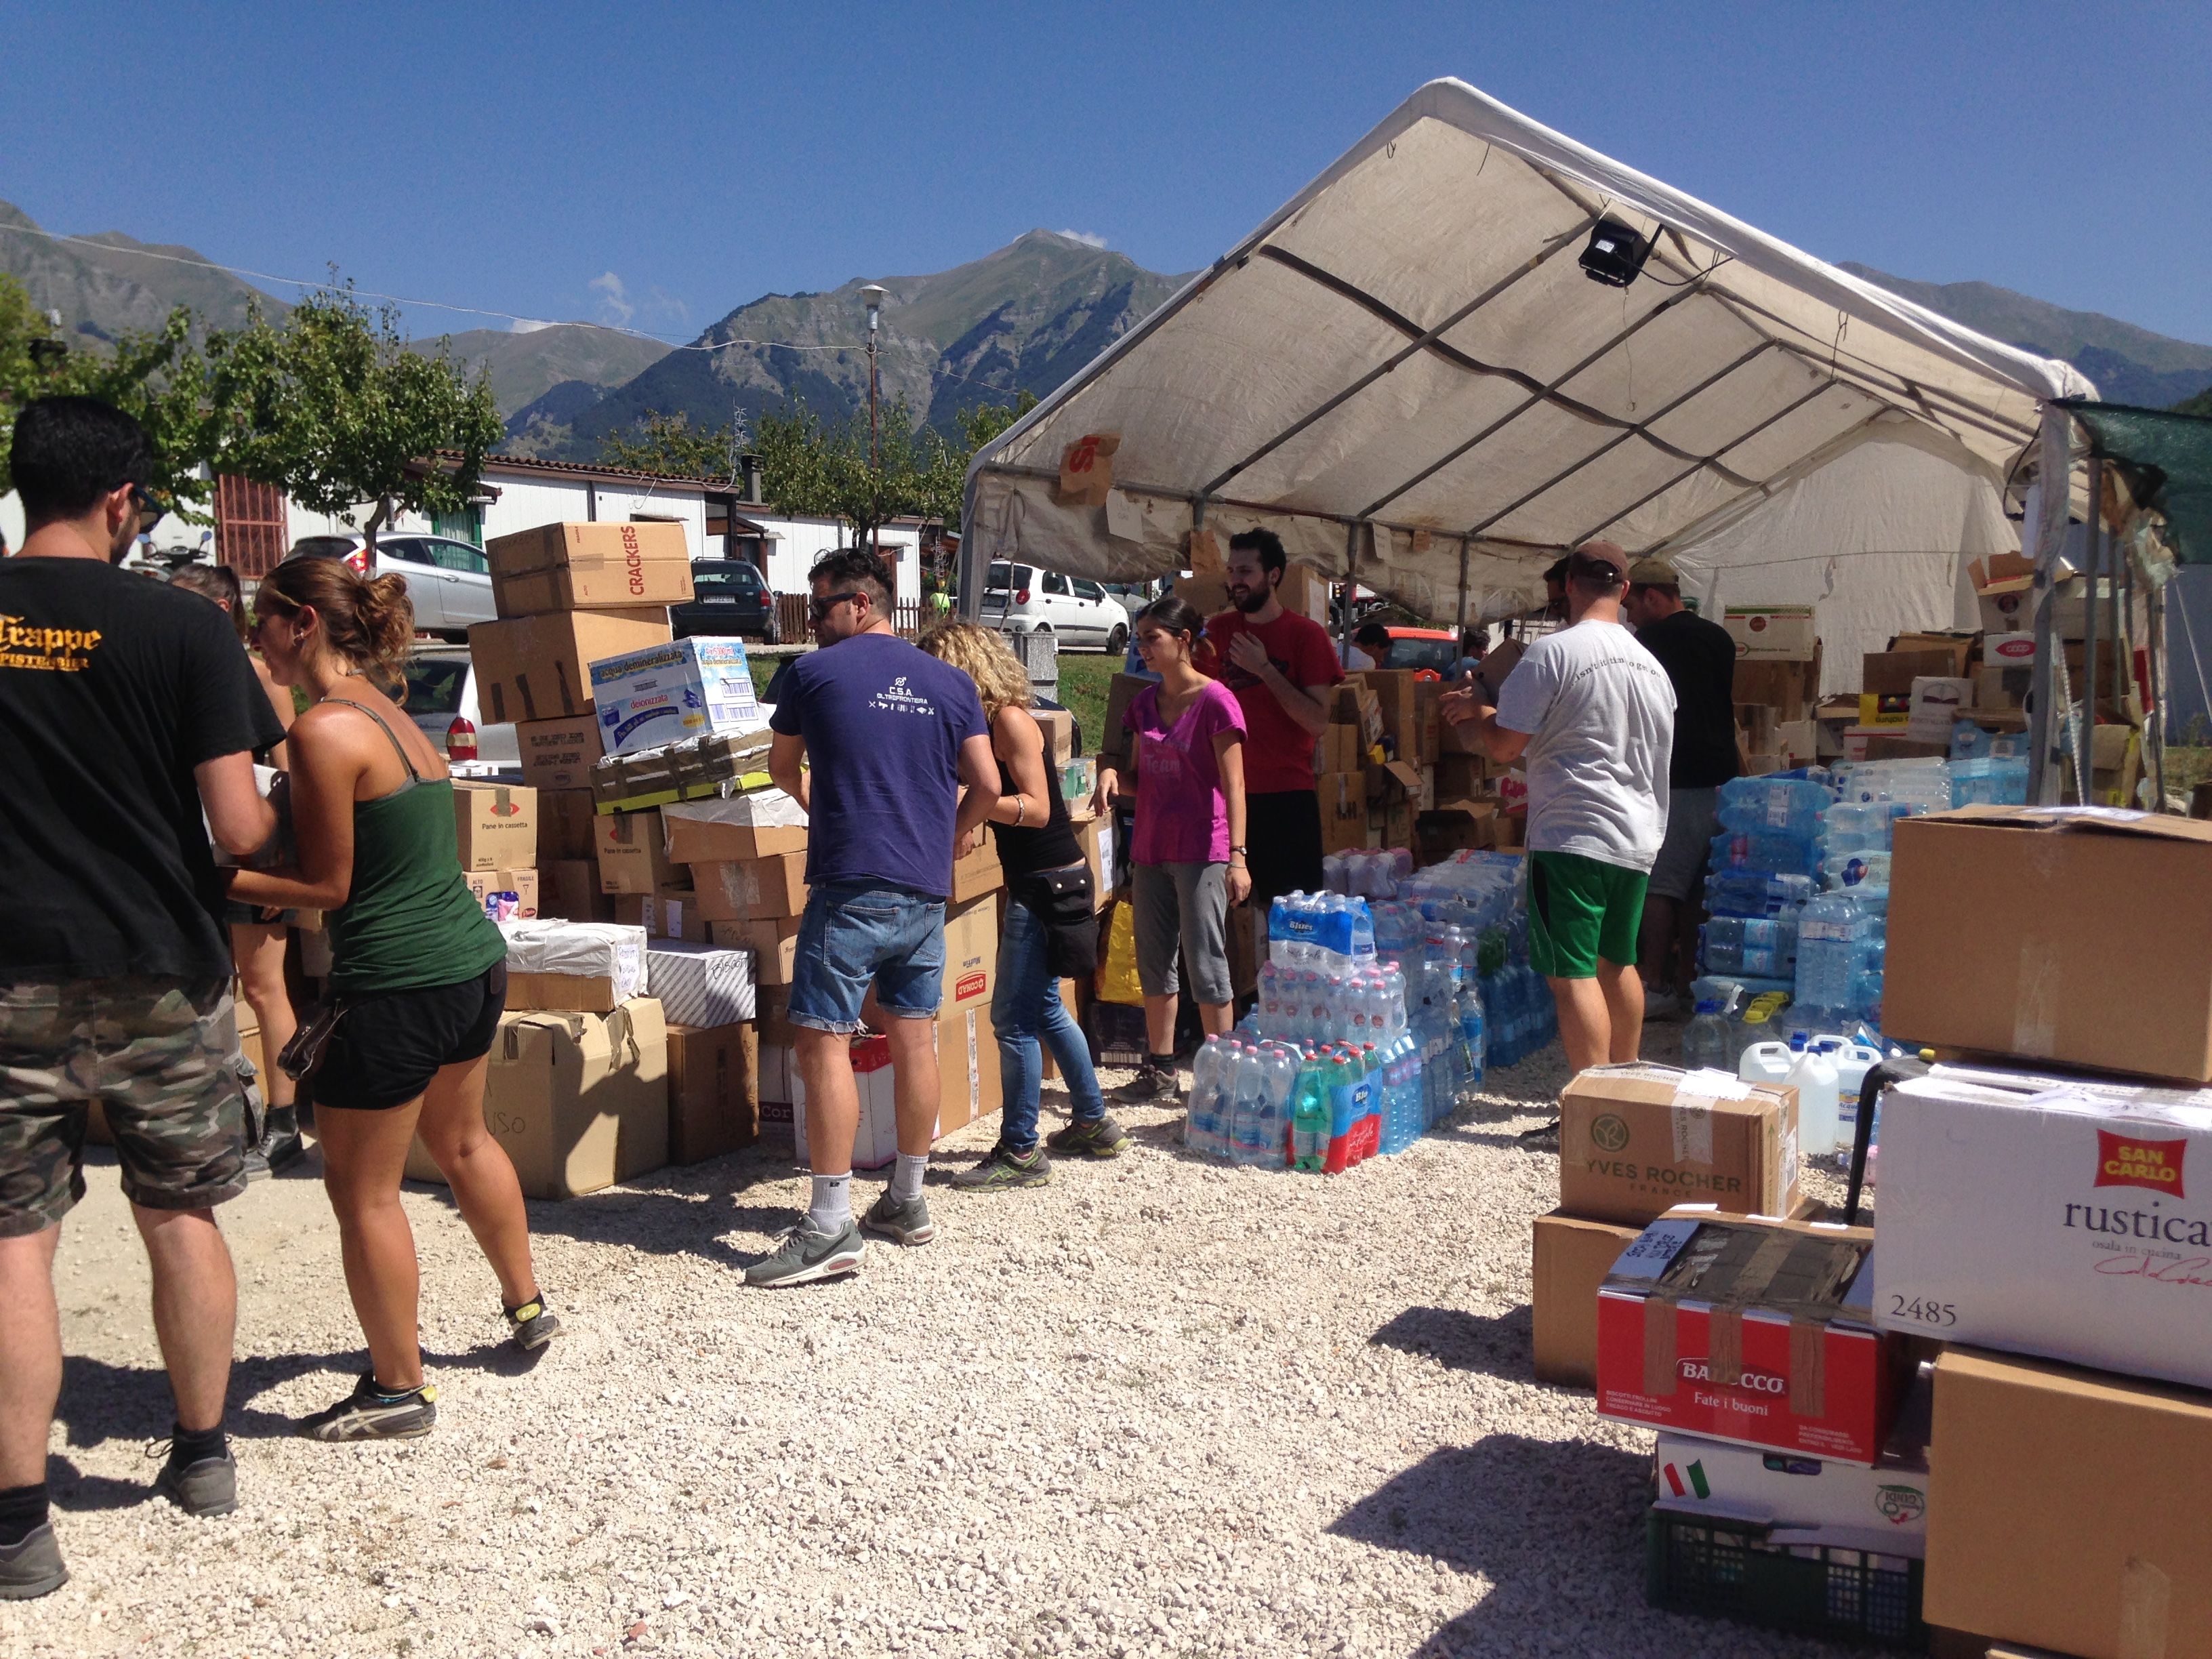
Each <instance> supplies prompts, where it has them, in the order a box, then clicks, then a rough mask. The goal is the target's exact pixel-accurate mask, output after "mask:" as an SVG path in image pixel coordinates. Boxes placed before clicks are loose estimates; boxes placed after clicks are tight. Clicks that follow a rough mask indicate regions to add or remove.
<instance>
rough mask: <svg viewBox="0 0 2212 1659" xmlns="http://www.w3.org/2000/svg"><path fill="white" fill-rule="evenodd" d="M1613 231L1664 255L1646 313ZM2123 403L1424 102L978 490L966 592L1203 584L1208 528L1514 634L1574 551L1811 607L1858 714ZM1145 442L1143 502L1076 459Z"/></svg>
mask: <svg viewBox="0 0 2212 1659" xmlns="http://www.w3.org/2000/svg"><path fill="white" fill-rule="evenodd" d="M1601 219H1609V220H1612V221H1614V222H1618V223H1620V224H1623V225H1626V227H1628V228H1630V229H1632V230H1634V231H1636V232H1638V233H1639V234H1644V235H1646V236H1652V235H1656V246H1654V248H1653V250H1652V252H1651V253H1650V259H1649V263H1648V264H1646V265H1645V267H1644V270H1643V272H1642V274H1641V275H1640V276H1638V277H1637V278H1636V279H1635V280H1634V281H1633V282H1632V283H1630V284H1629V285H1628V286H1627V287H1626V288H1615V287H1609V286H1606V285H1604V284H1602V283H1597V282H1594V281H1592V280H1591V279H1590V278H1589V276H1586V275H1585V274H1584V273H1583V270H1581V269H1580V268H1579V266H1578V263H1577V262H1578V259H1579V258H1580V256H1581V255H1582V253H1583V250H1584V249H1585V247H1586V246H1589V241H1590V238H1591V233H1592V231H1593V229H1594V228H1595V226H1596V225H1597V224H1598V222H1600V221H1601ZM2077 395H2087V396H2094V395H2095V393H2094V388H2093V387H2092V386H2089V384H2088V382H2087V380H2084V379H2083V377H2082V376H2081V374H2079V373H2078V372H2077V371H2076V370H2075V369H2074V368H2071V367H2070V366H2069V365H2068V364H2066V363H2063V362H2052V361H2050V360H2048V359H2045V358H2042V357H2038V356H2033V355H2032V354H2029V353H2027V352H2024V351H2021V350H2019V349H2015V348H2014V347H2011V346H2008V345H2005V344H2002V343H2000V342H1997V341H1995V340H1991V339H1988V338H1985V337H1983V336H1981V335H1978V334H1976V333H1974V332H1973V331H1971V330H1969V329H1966V328H1962V327H1960V325H1957V324H1956V323H1954V322H1951V321H1949V320H1948V319H1944V318H1942V317H1939V316H1937V315H1936V314H1935V313H1932V312H1929V311H1927V310H1924V309H1923V308H1922V307H1918V306H1915V305H1912V304H1911V303H1910V302H1908V301H1904V300H1901V299H1899V298H1898V297H1897V296H1895V295H1891V294H1888V293H1887V292H1885V291H1883V290H1882V289H1878V288H1875V287H1874V286H1872V285H1871V284H1869V283H1863V282H1861V281H1859V280H1858V279H1857V278H1856V277H1853V276H1850V275H1849V274H1848V273H1846V272H1844V271H1841V270H1837V269H1835V268H1834V267H1833V266H1831V265H1828V264H1824V263H1822V262H1821V261H1820V260H1818V259H1815V258H1813V257H1812V256H1810V255H1809V254H1806V253H1802V252H1799V251H1798V250H1797V249H1796V248H1793V247H1790V246H1787V245H1786V244H1784V243H1782V242H1779V241H1777V240H1775V239H1774V238H1772V237H1771V236H1767V235H1765V234H1761V233H1760V232H1759V231H1757V230H1754V229H1753V228H1751V227H1750V226H1748V225H1746V224H1743V223H1741V222H1738V221H1736V220H1735V219H1732V218H1730V217H1729V216H1727V215H1726V214H1723V213H1721V212H1719V211H1718V210H1715V209H1713V208H1711V207H1708V206H1706V205H1705V204H1704V203H1702V202H1699V201H1697V200H1695V199H1693V198H1692V197H1688V196H1686V195H1684V194H1682V193H1681V192H1680V191H1676V190H1673V189H1670V188H1669V187H1668V186H1667V185H1663V184H1662V183H1660V182H1659V181H1658V180H1656V179H1649V178H1646V177H1645V176H1644V175H1643V174H1642V173H1637V172H1635V171H1634V170H1632V168H1629V167H1623V166H1622V165H1620V163H1619V162H1616V161H1609V160H1607V158H1606V157H1604V156H1602V155H1597V154H1595V152H1593V151H1591V150H1589V149H1584V148H1583V146H1581V145H1580V144H1577V143H1574V142H1573V141H1572V140H1571V139H1569V138H1566V137H1562V136H1561V135H1560V134H1559V133H1556V132H1553V131H1551V130H1549V129H1548V128H1546V127H1543V126H1541V125H1538V124H1537V123H1535V122H1534V121H1531V120H1529V119H1528V118H1526V117H1525V116H1522V115H1520V114H1518V113H1516V112H1514V111H1512V110H1510V109H1508V108H1506V107H1505V106H1504V105H1502V104H1500V103H1498V102H1497V101H1496V100H1493V99H1491V98H1488V97H1486V96H1485V95H1484V94H1481V93H1480V92H1478V91H1476V90H1475V89H1474V88H1472V87H1470V86H1468V85H1466V84H1465V83H1464V82H1458V81H1450V80H1443V81H1434V82H1430V83H1429V84H1428V85H1426V86H1425V87H1423V88H1421V89H1420V90H1419V91H1418V92H1416V93H1415V94H1413V96H1412V97H1411V98H1409V99H1408V100H1407V101H1406V102H1405V103H1404V104H1403V105H1401V106H1400V107H1399V108H1398V109H1397V110H1396V111H1395V112H1393V113H1392V114H1391V115H1390V116H1389V118H1387V119H1386V120H1384V121H1383V123H1382V124H1381V125H1379V126H1377V127H1376V128H1375V130H1374V131H1371V132H1370V133H1369V134H1368V135H1367V136H1366V137H1364V138H1363V139H1361V140H1360V142H1359V143H1358V144H1356V145H1355V146H1353V148H1352V149H1351V150H1350V151H1349V152H1348V153H1347V154H1346V155H1344V156H1343V157H1342V158H1341V159H1340V160H1339V161H1337V162H1336V163H1335V164H1334V166H1332V167H1329V168H1328V171H1327V172H1325V173H1322V175H1321V176H1320V177H1319V178H1318V179H1315V180H1314V181H1313V183H1311V184H1310V185H1307V186H1306V188H1305V189H1304V190H1303V191H1300V192H1299V193H1298V194H1297V196H1296V197H1293V198H1292V199H1291V201H1290V202H1289V203H1288V204H1286V205H1285V206H1284V207H1283V208H1282V209H1281V210H1279V212H1277V213H1276V214H1275V215H1274V216H1273V217H1272V218H1270V219H1269V220H1268V221H1267V222H1266V223H1265V224H1263V225H1261V227H1260V228H1259V229H1257V230H1256V231H1255V232H1253V233H1252V234H1251V235H1250V236H1249V237H1247V238H1246V239H1245V240H1243V242H1241V243H1240V244H1238V245H1237V247H1235V248H1234V249H1232V250H1231V252H1229V253H1228V254H1227V255H1225V257H1224V258H1221V259H1220V260H1218V261H1217V262H1216V263H1215V264H1213V265H1212V267H1211V268H1210V269H1208V270H1206V271H1204V272H1202V273H1200V275H1199V276H1196V277H1194V279H1193V280H1192V281H1191V282H1190V283H1188V285H1187V286H1186V287H1185V288H1184V289H1182V291H1181V292H1180V293H1178V294H1177V295H1175V297H1174V298H1172V299H1171V300H1170V301H1168V302H1167V303H1166V304H1165V305H1164V306H1162V307H1160V308H1159V310H1158V311H1157V312H1155V313H1153V314H1152V316H1151V317H1149V318H1147V319H1146V320H1145V321H1144V322H1143V323H1141V324H1139V325H1138V326H1137V327H1135V328H1133V329H1132V330H1131V331H1129V332H1128V333H1127V335H1125V336H1123V337H1121V339H1120V340H1119V341H1117V342H1116V343H1115V344H1114V345H1113V346H1112V347H1111V348H1109V349H1108V350H1106V351H1105V352H1103V354H1101V355H1100V356H1099V357H1098V358H1097V360H1096V361H1095V362H1092V363H1091V364H1090V365H1089V366H1088V367H1087V368H1085V369H1084V370H1083V371H1082V372H1081V373H1079V374H1077V375H1076V376H1075V377H1074V378H1073V379H1072V380H1069V381H1068V382H1067V383H1066V385H1065V386H1061V387H1060V389H1059V390H1058V391H1057V392H1054V393H1053V395H1052V396H1051V397H1049V398H1047V399H1046V400H1045V401H1044V402H1042V404H1038V405H1037V407H1036V409H1034V410H1031V411H1030V413H1029V415H1028V416H1025V417H1024V418H1023V419H1022V420H1021V421H1019V422H1017V423H1016V424H1015V425H1013V426H1012V428H1009V429H1008V430H1007V431H1006V433H1005V434H1003V435H1001V436H1000V438H999V439H997V440H996V441H994V442H993V443H991V444H990V445H988V446H987V447H986V448H985V449H984V450H982V451H981V453H979V454H978V455H977V456H976V458H975V463H974V465H972V467H971V468H970V470H969V477H968V498H967V512H966V524H967V527H968V529H969V535H968V537H967V538H966V541H965V543H964V544H963V557H964V559H965V561H966V562H967V572H966V574H967V580H964V581H963V593H964V594H966V595H969V596H980V594H981V590H982V583H981V580H980V577H981V570H982V568H983V566H984V564H985V563H986V562H987V561H989V560H991V559H994V558H1008V557H1018V558H1020V559H1022V560H1024V561H1027V562H1032V563H1036V564H1039V565H1042V566H1045V567H1048V568H1055V569H1060V570H1066V571H1069V572H1072V573H1074V574H1082V575H1090V576H1094V577H1099V578H1103V579H1108V580H1115V579H1119V580H1129V579H1133V578H1136V577H1140V576H1157V575H1162V574H1168V573H1170V572H1173V571H1176V570H1178V569H1181V568H1183V567H1184V565H1185V563H1186V549H1187V546H1188V532H1190V530H1191V529H1192V528H1193V526H1194V524H1200V523H1202V524H1204V525H1206V526H1209V527H1212V528H1214V529H1215V530H1217V531H1218V532H1222V533H1224V534H1226V533H1228V532H1234V531H1236V530H1239V529H1243V528H1245V527H1247V526H1253V525H1261V524H1264V525H1266V526H1269V527H1271V528H1273V530H1275V531H1276V532H1278V533H1279V535H1280V536H1281V537H1282V538H1283V540H1284V542H1285V544H1286V545H1287V546H1288V547H1289V549H1290V550H1291V556H1292V558H1293V559H1295V560H1297V561H1298V562H1302V563H1305V564H1310V565H1312V566H1314V567H1316V568H1318V569H1320V570H1322V571H1325V572H1328V574H1332V575H1334V576H1339V577H1342V576H1345V575H1346V574H1352V575H1356V576H1357V577H1358V580H1361V581H1363V582H1365V583H1367V584H1369V585H1370V586H1373V587H1376V588H1377V589H1380V590H1382V591H1383V592H1389V593H1390V594H1392V595H1394V596H1395V597H1396V598H1398V599H1401V600H1403V601H1404V602H1405V603H1407V605H1411V606H1412V607H1413V609H1415V610H1416V611H1420V612H1421V613H1423V614H1425V615H1427V616H1431V617H1454V616H1459V617H1467V618H1474V617H1502V616H1505V615H1510V614H1511V613H1513V612H1515V611H1520V610H1522V609H1523V608H1525V607H1526V606H1528V605H1530V604H1532V603H1535V602H1538V601H1540V600H1541V593H1542V586H1541V572H1542V570H1543V569H1544V568H1545V567H1546V566H1547V565H1548V564H1550V563H1551V562H1553V560H1554V559H1556V558H1557V557H1558V556H1559V553H1560V552H1561V551H1562V550H1565V548H1567V547H1570V546H1571V545H1573V544H1576V543H1577V542H1581V541H1584V540H1588V539H1590V538H1595V537H1603V538H1607V539H1608V540H1612V541H1615V542H1618V543H1620V544H1622V545H1623V546H1625V547H1626V548H1628V549H1629V550H1631V552H1632V553H1638V554H1640V553H1644V552H1664V553H1666V554H1668V555H1669V556H1672V557H1674V559H1675V560H1676V561H1677V562H1678V563H1679V564H1680V566H1681V567H1682V568H1683V570H1684V574H1685V580H1686V585H1687V586H1689V587H1690V589H1691V591H1692V592H1696V593H1699V595H1701V596H1702V598H1703V599H1704V601H1705V605H1706V606H1707V608H1708V611H1709V613H1710V612H1711V611H1713V609H1714V607H1717V605H1720V604H1723V603H1747V602H1762V601H1794V602H1800V603H1802V602H1808V601H1810V602H1814V603H1817V604H1818V605H1819V606H1820V611H1819V626H1820V633H1821V635H1822V636H1823V638H1824V639H1825V640H1826V642H1827V661H1828V663H1829V665H1830V670H1831V671H1830V674H1829V675H1828V677H1827V678H1829V680H1830V683H1831V685H1835V684H1854V683H1855V681H1856V676H1857V659H1858V653H1860V652H1861V651H1863V650H1868V649H1879V648H1880V647H1881V645H1882V644H1883V643H1884V642H1885V641H1886V639H1887V636H1888V635H1890V634H1892V633H1894V632H1897V631H1899V630H1900V629H1905V628H1911V627H1952V626H1971V625H1972V616H1973V608H1972V592H1971V591H1970V590H1969V588H1968V587H1967V586H1966V580H1965V575H1964V566H1965V564H1966V561H1967V560H1968V559H1971V558H1972V557H1974V556H1978V555H1980V554H1983V553H1987V552H1990V551H1994V550H2000V549H2004V550H2009V549H2016V548H2017V547H2019V545H2020V535H2019V532H2018V529H2017V527H2016V526H2014V525H2013V524H2011V523H2009V522H2008V520H2007V518H2006V515H2005V511H2004V500H2005V488H2006V484H2007V482H2008V478H2009V477H2011V476H2012V474H2013V472H2014V471H2015V468H2017V467H2019V465H2020V464H2021V461H2022V459H2023V458H2024V457H2026V456H2027V454H2028V453H2029V452H2030V451H2031V449H2032V448H2033V445H2034V444H2035V442H2036V441H2037V439H2038V436H2039V428H2040V417H2039V404H2040V403H2042V402H2043V401H2044V400H2045V399H2048V398H2057V397H2064V396H2077ZM1094 434H1096V435H1107V434H1111V435H1117V436H1118V438H1119V440H1120V442H1119V448H1118V452H1117V453H1115V455H1114V456H1113V458H1112V467H1113V473H1114V480H1115V485H1116V488H1117V491H1118V494H1119V495H1120V497H1121V499H1119V500H1115V501H1110V503H1109V505H1107V506H1098V505H1090V504H1064V503H1063V502H1062V501H1061V500H1060V495H1059V491H1058V489H1057V482H1058V478H1059V469H1060V458H1061V454H1062V453H1063V451H1065V450H1066V448H1067V447H1068V446H1070V445H1071V444H1073V443H1074V442H1076V441H1078V440H1079V439H1081V438H1083V437H1085V435H1094Z"/></svg>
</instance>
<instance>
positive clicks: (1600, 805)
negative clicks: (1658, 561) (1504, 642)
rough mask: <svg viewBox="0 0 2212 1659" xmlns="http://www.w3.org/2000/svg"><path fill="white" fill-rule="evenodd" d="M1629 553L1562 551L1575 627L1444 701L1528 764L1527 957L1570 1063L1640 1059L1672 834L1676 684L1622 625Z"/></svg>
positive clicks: (1483, 740) (1484, 739)
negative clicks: (1651, 925)
mask: <svg viewBox="0 0 2212 1659" xmlns="http://www.w3.org/2000/svg"><path fill="white" fill-rule="evenodd" d="M1627 583H1628V556H1627V555H1626V553H1624V552H1622V551H1621V550H1620V549H1619V548H1618V547H1615V546H1614V545H1613V544H1612V543H1610V542H1589V543H1585V544H1583V546H1581V547H1578V548H1577V549H1576V550H1574V552H1573V553H1572V554H1571V556H1569V558H1568V560H1567V570H1566V604H1567V617H1568V621H1569V624H1570V625H1569V626H1567V627H1565V628H1563V629H1559V631H1558V632H1557V633H1554V634H1548V635H1545V636H1544V637H1543V638H1542V639H1541V640H1538V641H1536V642H1535V643H1534V645H1532V646H1530V647H1528V654H1527V655H1526V656H1524V657H1522V659H1521V660H1520V661H1519V662H1518V663H1517V664H1516V665H1515V666H1514V669H1513V671H1512V672H1511V673H1510V674H1509V675H1507V676H1506V678H1505V684H1504V685H1503V686H1502V687H1500V688H1499V690H1498V706H1497V707H1496V708H1491V707H1489V706H1488V705H1487V704H1486V703H1484V702H1481V701H1480V696H1481V690H1480V686H1475V687H1470V688H1468V689H1467V690H1458V691H1448V692H1446V693H1445V694H1444V695H1443V697H1442V698H1440V699H1439V700H1438V708H1439V709H1440V711H1441V712H1442V713H1443V714H1444V716H1445V717H1446V718H1447V719H1449V720H1451V721H1452V722H1453V723H1454V724H1455V725H1461V726H1471V727H1472V728H1473V736H1474V743H1475V746H1476V747H1477V748H1479V749H1480V750H1482V752H1483V753H1484V754H1486V755H1487V756H1489V757H1490V758H1491V759H1492V760H1495V761H1499V762H1503V763H1505V764H1507V765H1510V764H1512V763H1514V762H1516V761H1525V762H1526V763H1527V768H1528V962H1529V965H1530V966H1531V967H1533V968H1534V969H1535V970H1536V971H1537V972H1538V973H1540V974H1541V975H1544V977H1545V978H1546V979H1547V981H1550V983H1551V987H1552V996H1553V1000H1555V1001H1556V1002H1557V1003H1558V1004H1559V1041H1560V1042H1561V1043H1562V1045H1564V1046H1565V1048H1566V1051H1567V1064H1568V1066H1569V1067H1570V1068H1571V1069H1572V1070H1574V1071H1577V1072H1579V1071H1581V1070H1583V1068H1584V1067H1585V1066H1602V1065H1604V1064H1606V1063H1607V1061H1608V1060H1610V1061H1613V1062H1614V1063H1619V1062H1620V1061H1622V1060H1633V1059H1635V1058H1636V1051H1637V1047H1638V1043H1639V1042H1641V1041H1642V1038H1643V1035H1644V982H1643V981H1642V980H1641V979H1639V978H1638V975H1637V972H1636V945H1637V930H1638V927H1639V926H1640V925H1641V923H1642V921H1643V919H1644V884H1645V882H1646V880H1647V879H1648V878H1649V877H1650V873H1651V866H1652V864H1653V863H1654V862H1655V861H1656V860H1657V858H1658V856H1659V847H1660V843H1661V842H1663V841H1664V840H1665V839H1666V836H1667V762H1668V755H1669V754H1670V752H1671V751H1672V750H1673V747H1674V685H1673V684H1672V682H1670V681H1669V680H1668V678H1667V671H1666V670H1665V669H1663V668H1662V667H1661V666H1660V665H1659V662H1658V659H1656V658H1655V657H1654V656H1652V654H1651V653H1650V652H1649V651H1646V650H1645V649H1644V647H1642V646H1640V645H1638V643H1637V642H1636V637H1635V635H1632V634H1631V633H1630V632H1629V631H1628V629H1627V628H1626V626H1625V625H1624V623H1622V620H1621V614H1620V602H1621V598H1622V594H1623V592H1624V591H1625V589H1626V586H1627Z"/></svg>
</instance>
